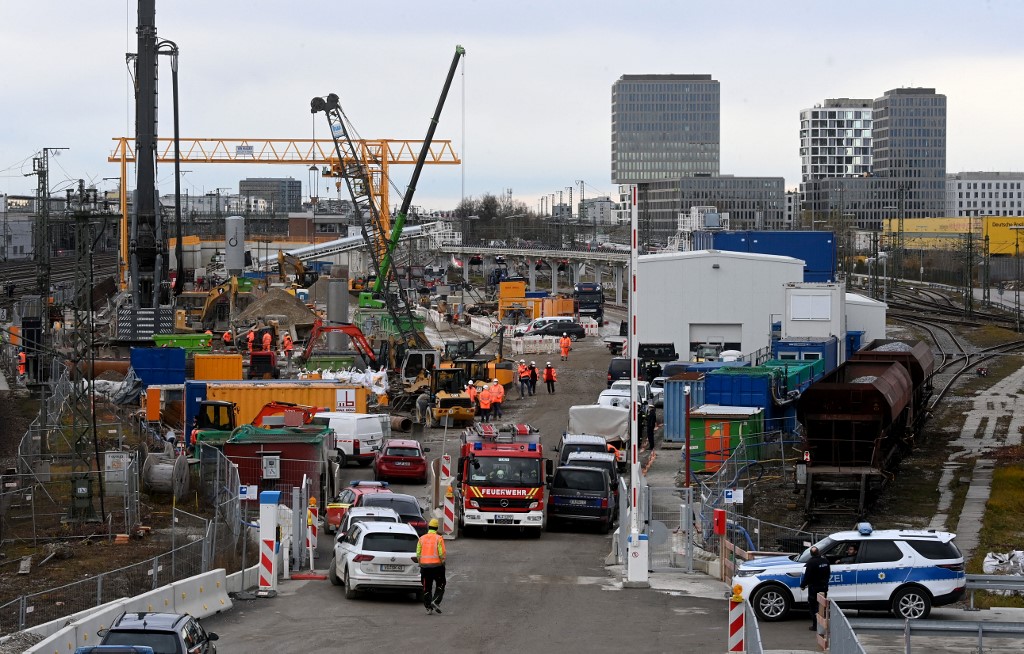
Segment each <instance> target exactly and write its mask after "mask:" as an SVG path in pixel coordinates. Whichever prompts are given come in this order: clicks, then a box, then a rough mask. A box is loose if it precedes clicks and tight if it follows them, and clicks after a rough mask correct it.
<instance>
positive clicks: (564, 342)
mask: <svg viewBox="0 0 1024 654" xmlns="http://www.w3.org/2000/svg"><path fill="white" fill-rule="evenodd" d="M558 344H559V346H561V348H562V349H563V350H568V349H569V348H570V347H572V339H570V338H569V337H568V336H563V337H562V339H561V340H560V341H558Z"/></svg>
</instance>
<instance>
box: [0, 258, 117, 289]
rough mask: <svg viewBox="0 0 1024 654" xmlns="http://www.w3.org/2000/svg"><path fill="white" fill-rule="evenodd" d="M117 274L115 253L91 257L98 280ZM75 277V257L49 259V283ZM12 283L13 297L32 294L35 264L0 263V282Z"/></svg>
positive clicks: (70, 279) (69, 281)
mask: <svg viewBox="0 0 1024 654" xmlns="http://www.w3.org/2000/svg"><path fill="white" fill-rule="evenodd" d="M116 274H117V254H116V253H99V254H97V255H96V256H95V257H93V276H94V277H95V280H96V281H97V282H99V281H100V280H101V279H104V278H105V277H109V276H111V275H116ZM74 279H75V257H74V256H61V257H54V258H53V259H51V261H50V284H51V285H53V286H55V287H60V286H64V285H67V284H69V283H71V282H73V281H74ZM4 283H13V284H14V298H15V299H19V298H21V297H22V296H23V295H33V294H35V293H36V292H37V289H36V264H35V262H33V261H8V262H6V263H3V264H0V284H4Z"/></svg>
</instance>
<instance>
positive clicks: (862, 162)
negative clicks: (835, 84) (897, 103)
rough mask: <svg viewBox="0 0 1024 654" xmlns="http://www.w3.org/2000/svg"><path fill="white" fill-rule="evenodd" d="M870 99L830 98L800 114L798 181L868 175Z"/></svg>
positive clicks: (869, 160)
mask: <svg viewBox="0 0 1024 654" xmlns="http://www.w3.org/2000/svg"><path fill="white" fill-rule="evenodd" d="M872 105H873V102H872V101H871V100H870V99H867V100H864V99H851V98H832V99H828V100H825V103H824V105H818V106H816V107H814V108H812V109H804V110H803V111H801V112H800V181H801V182H807V181H808V180H812V179H821V178H823V177H854V176H864V175H867V174H869V173H870V172H871V111H872Z"/></svg>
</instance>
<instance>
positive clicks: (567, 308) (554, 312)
mask: <svg viewBox="0 0 1024 654" xmlns="http://www.w3.org/2000/svg"><path fill="white" fill-rule="evenodd" d="M541 302H542V304H541V310H540V315H542V316H571V315H573V313H575V311H576V303H575V302H573V300H572V298H564V297H546V298H544V299H543V300H542V301H541Z"/></svg>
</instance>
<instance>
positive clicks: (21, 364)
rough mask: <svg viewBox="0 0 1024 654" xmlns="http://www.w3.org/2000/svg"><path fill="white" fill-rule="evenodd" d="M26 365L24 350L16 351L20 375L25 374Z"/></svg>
mask: <svg viewBox="0 0 1024 654" xmlns="http://www.w3.org/2000/svg"><path fill="white" fill-rule="evenodd" d="M27 366H28V357H27V356H26V355H25V350H21V351H20V352H18V374H19V375H20V376H22V377H24V376H25V372H26V371H27V369H28V368H27Z"/></svg>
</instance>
